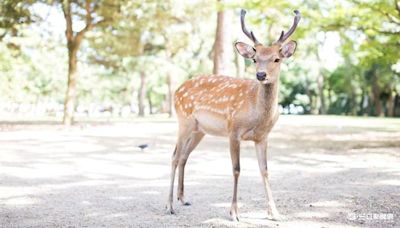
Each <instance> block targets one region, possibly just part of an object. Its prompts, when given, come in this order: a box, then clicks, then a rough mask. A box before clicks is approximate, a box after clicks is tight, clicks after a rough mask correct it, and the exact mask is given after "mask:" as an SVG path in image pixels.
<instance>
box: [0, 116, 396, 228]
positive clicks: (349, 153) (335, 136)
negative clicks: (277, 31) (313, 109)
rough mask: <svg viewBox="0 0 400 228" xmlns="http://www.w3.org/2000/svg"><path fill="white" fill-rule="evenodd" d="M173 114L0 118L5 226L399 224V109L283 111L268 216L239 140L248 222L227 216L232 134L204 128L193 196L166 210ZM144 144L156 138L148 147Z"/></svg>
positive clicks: (193, 161) (189, 190)
mask: <svg viewBox="0 0 400 228" xmlns="http://www.w3.org/2000/svg"><path fill="white" fill-rule="evenodd" d="M176 129H177V124H176V122H175V121H174V120H168V119H163V118H158V119H156V120H152V119H145V120H133V121H130V122H128V123H127V122H123V121H113V122H109V123H107V122H102V121H100V122H81V123H79V124H78V125H77V126H74V127H72V128H69V129H66V128H64V127H62V126H61V125H58V124H57V123H56V122H53V121H46V122H42V121H36V122H24V123H23V124H18V123H16V122H13V121H5V122H4V121H3V122H1V124H0V224H1V225H0V226H2V227H27V226H29V227H32V226H39V227H43V226H46V227H55V226H63V227H65V226H77V227H82V226H90V227H100V226H105V227H126V226H130V227H160V226H161V227H173V226H205V227H229V226H235V227H260V226H267V227H278V226H279V227H365V226H367V227H399V226H400V217H399V216H400V205H399V202H400V181H399V180H400V120H399V119H382V118H355V117H327V116H281V117H280V120H279V121H278V124H277V126H276V127H275V129H274V130H273V132H272V133H271V135H270V141H269V146H270V147H269V167H270V178H271V185H272V190H273V193H274V197H275V201H276V204H277V207H278V210H280V212H281V214H282V215H284V216H285V219H284V220H283V221H279V222H277V221H271V220H268V219H266V209H265V208H266V202H265V196H264V190H263V188H262V184H261V178H260V175H259V171H258V165H257V161H256V156H255V152H254V148H253V144H252V143H250V142H244V143H243V144H242V151H241V167H242V172H241V176H240V178H239V212H240V222H239V223H234V222H231V221H230V219H229V208H230V201H231V194H232V185H233V183H232V174H231V161H230V157H229V151H228V142H227V139H225V138H217V137H210V136H207V137H205V139H204V140H203V141H202V142H201V144H200V145H199V147H198V148H197V149H196V150H195V151H194V152H193V153H192V155H191V157H190V158H189V161H188V164H187V166H186V182H185V183H186V185H185V192H186V198H187V199H188V200H189V201H190V202H191V203H192V205H191V206H189V207H187V206H185V207H184V206H181V205H179V204H178V203H176V202H175V204H174V205H175V210H176V212H177V214H176V215H172V216H171V215H166V214H165V213H164V206H165V203H166V200H167V193H168V186H169V172H170V158H171V154H172V151H173V148H174V143H175V140H176V138H175V137H176ZM139 144H148V146H149V147H148V148H146V149H144V150H141V149H140V148H138V147H137V145H139Z"/></svg>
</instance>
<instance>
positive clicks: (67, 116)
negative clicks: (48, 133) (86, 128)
mask: <svg viewBox="0 0 400 228" xmlns="http://www.w3.org/2000/svg"><path fill="white" fill-rule="evenodd" d="M71 3H72V1H62V2H61V8H62V11H63V13H64V19H65V25H66V30H65V37H66V39H67V49H68V85H67V92H66V96H65V100H64V117H63V122H64V125H71V124H72V122H73V119H74V111H75V103H76V82H77V73H76V72H77V63H78V58H77V53H78V50H79V47H80V45H81V42H82V40H83V38H84V35H85V33H86V32H87V31H89V30H90V29H92V27H93V26H94V24H92V15H91V14H92V10H91V7H90V5H91V4H90V0H86V1H85V6H84V10H85V11H86V15H85V16H86V24H85V27H84V28H83V29H82V30H80V31H79V32H77V33H74V31H73V20H72V18H73V15H72V11H71Z"/></svg>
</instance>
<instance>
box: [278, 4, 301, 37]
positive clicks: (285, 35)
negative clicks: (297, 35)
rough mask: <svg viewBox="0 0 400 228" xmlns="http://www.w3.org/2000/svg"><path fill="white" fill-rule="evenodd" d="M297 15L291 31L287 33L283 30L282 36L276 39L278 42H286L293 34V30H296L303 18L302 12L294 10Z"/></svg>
mask: <svg viewBox="0 0 400 228" xmlns="http://www.w3.org/2000/svg"><path fill="white" fill-rule="evenodd" d="M293 12H294V13H295V14H296V16H294V20H293V25H292V27H291V28H290V29H289V31H288V32H287V33H285V32H284V31H282V33H281V36H280V37H279V39H278V40H277V41H276V43H283V42H285V40H287V39H288V38H289V37H290V36H291V35H292V34H293V32H294V31H295V30H296V28H297V24H298V23H299V21H300V18H301V14H300V12H299V11H298V10H295V11H293Z"/></svg>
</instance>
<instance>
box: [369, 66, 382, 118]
mask: <svg viewBox="0 0 400 228" xmlns="http://www.w3.org/2000/svg"><path fill="white" fill-rule="evenodd" d="M371 82H372V101H373V102H374V107H375V115H376V116H384V115H385V114H384V113H383V111H382V104H381V100H380V94H381V91H380V89H379V85H378V76H377V72H376V69H374V70H373V72H372V80H371Z"/></svg>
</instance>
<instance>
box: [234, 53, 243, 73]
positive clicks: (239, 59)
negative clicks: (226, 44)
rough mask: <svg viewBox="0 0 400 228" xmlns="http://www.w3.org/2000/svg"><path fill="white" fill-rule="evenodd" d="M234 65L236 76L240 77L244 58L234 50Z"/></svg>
mask: <svg viewBox="0 0 400 228" xmlns="http://www.w3.org/2000/svg"><path fill="white" fill-rule="evenodd" d="M235 66H236V77H238V78H241V77H244V69H245V65H244V59H243V58H242V57H241V56H240V55H239V53H238V52H237V51H235Z"/></svg>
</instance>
